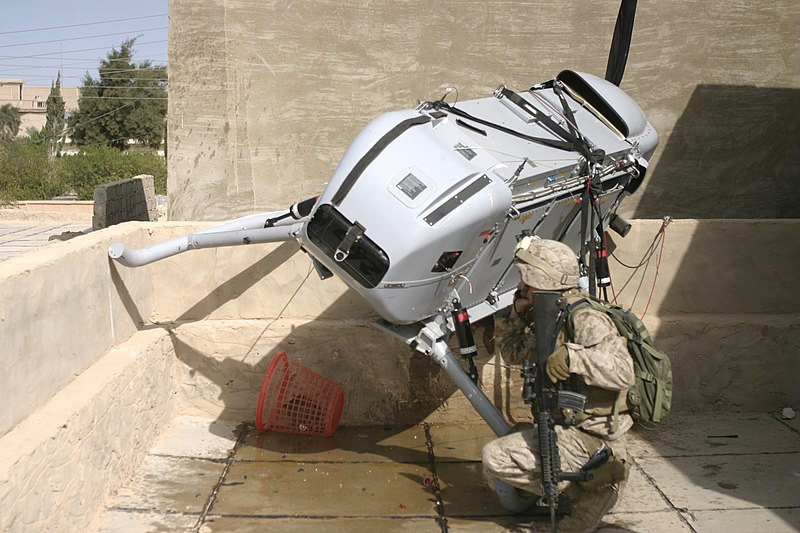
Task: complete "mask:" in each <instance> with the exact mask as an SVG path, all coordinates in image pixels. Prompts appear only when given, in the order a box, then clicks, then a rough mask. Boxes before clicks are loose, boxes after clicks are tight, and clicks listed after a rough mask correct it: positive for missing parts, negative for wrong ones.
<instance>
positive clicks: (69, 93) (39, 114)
mask: <svg viewBox="0 0 800 533" xmlns="http://www.w3.org/2000/svg"><path fill="white" fill-rule="evenodd" d="M50 90H51V87H49V86H43V85H26V84H25V80H7V79H0V105H5V104H11V105H13V106H14V107H16V108H17V109H19V115H20V119H21V123H20V126H19V133H18V136H20V137H25V136H27V135H28V130H30V129H31V128H35V129H37V130H39V129H42V128H43V127H44V125H45V123H46V122H47V97H48V96H50ZM61 97H62V98H63V99H64V105H65V107H66V112H67V114H69V113H71V112H72V111H75V110H76V109H78V87H63V86H62V87H61Z"/></svg>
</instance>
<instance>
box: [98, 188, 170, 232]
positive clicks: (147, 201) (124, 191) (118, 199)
mask: <svg viewBox="0 0 800 533" xmlns="http://www.w3.org/2000/svg"><path fill="white" fill-rule="evenodd" d="M93 198H94V216H93V217H92V229H96V230H97V229H102V228H107V227H109V226H113V225H114V224H119V223H120V222H130V221H144V222H147V221H151V222H152V221H156V220H158V210H157V209H156V192H155V182H154V179H153V176H148V175H141V176H135V177H133V178H129V179H124V180H117V181H113V182H111V183H107V184H105V185H101V186H99V187H97V188H96V189H95V190H94V194H93Z"/></svg>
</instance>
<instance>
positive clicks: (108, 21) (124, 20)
mask: <svg viewBox="0 0 800 533" xmlns="http://www.w3.org/2000/svg"><path fill="white" fill-rule="evenodd" d="M166 16H167V13H161V14H159V15H147V16H144V17H131V18H127V19H115V20H101V21H98V22H84V23H82V24H67V25H66V26H50V27H49V28H32V29H29V30H13V31H0V35H8V34H10V33H27V32H33V31H45V30H60V29H62V28H77V27H79V26H94V25H97V24H111V23H112V22H127V21H129V20H141V19H152V18H156V17H166Z"/></svg>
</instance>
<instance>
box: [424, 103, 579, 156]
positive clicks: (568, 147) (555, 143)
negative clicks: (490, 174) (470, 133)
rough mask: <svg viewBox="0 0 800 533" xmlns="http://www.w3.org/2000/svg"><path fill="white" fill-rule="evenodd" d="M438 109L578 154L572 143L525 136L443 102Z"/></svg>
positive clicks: (528, 139)
mask: <svg viewBox="0 0 800 533" xmlns="http://www.w3.org/2000/svg"><path fill="white" fill-rule="evenodd" d="M434 104H435V105H436V107H437V108H438V109H441V110H443V111H445V112H447V113H450V114H453V115H456V116H457V117H461V118H463V119H466V120H470V121H472V122H475V123H478V124H480V125H482V126H486V127H487V128H492V129H495V130H497V131H500V132H503V133H507V134H508V135H513V136H514V137H518V138H520V139H522V140H525V141H529V142H534V143H537V144H542V145H545V146H549V147H550V148H556V149H557V150H565V151H567V152H576V151H578V150H576V146H575V145H574V144H573V143H571V142H565V141H557V140H555V139H544V138H542V137H533V136H531V135H525V134H524V133H520V132H518V131H516V130H512V129H511V128H506V127H505V126H501V125H500V124H495V123H494V122H489V121H488V120H484V119H482V118H478V117H475V116H473V115H470V114H469V113H467V112H466V111H464V110H463V109H458V108H457V107H453V106H451V105H448V104H446V103H444V102H442V101H439V102H435V103H434Z"/></svg>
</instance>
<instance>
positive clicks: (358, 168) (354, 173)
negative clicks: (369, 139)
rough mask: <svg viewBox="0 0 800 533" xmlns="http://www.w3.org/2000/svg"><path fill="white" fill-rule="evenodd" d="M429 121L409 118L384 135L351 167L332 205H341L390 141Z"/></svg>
mask: <svg viewBox="0 0 800 533" xmlns="http://www.w3.org/2000/svg"><path fill="white" fill-rule="evenodd" d="M430 121H431V117H429V116H427V115H421V116H418V117H414V118H410V119H407V120H404V121H402V122H400V123H399V124H398V125H396V126H395V127H394V128H392V129H391V130H389V131H388V132H387V133H386V134H384V136H383V137H381V138H380V140H379V141H378V142H377V143H375V145H374V146H373V147H372V148H370V149H369V150H368V151H367V153H366V154H364V155H363V156H362V157H361V159H359V161H358V163H356V164H355V165H354V166H353V169H352V170H351V171H350V173H349V174H348V175H347V177H346V178H345V179H344V181H343V182H342V184H341V186H340V187H339V190H337V191H336V194H334V195H333V198H331V203H332V204H333V205H339V204H341V203H342V200H344V197H345V196H347V193H349V192H350V189H352V188H353V185H355V183H356V182H357V181H358V178H360V177H361V174H362V173H363V172H364V170H366V168H367V167H368V166H369V165H370V163H372V162H373V161H374V160H375V158H376V157H378V156H379V155H380V153H381V152H383V150H384V148H386V147H387V146H389V144H391V143H392V141H394V140H395V139H397V138H398V137H400V135H402V134H403V133H404V132H405V131H407V130H408V129H410V128H413V127H414V126H419V125H420V124H427V123H428V122H430Z"/></svg>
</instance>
